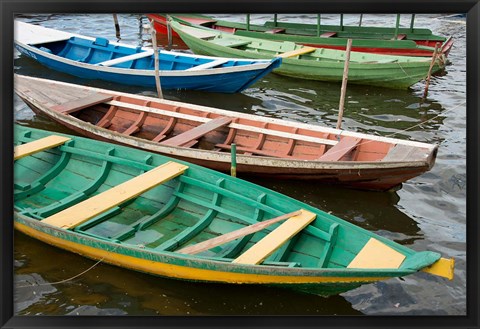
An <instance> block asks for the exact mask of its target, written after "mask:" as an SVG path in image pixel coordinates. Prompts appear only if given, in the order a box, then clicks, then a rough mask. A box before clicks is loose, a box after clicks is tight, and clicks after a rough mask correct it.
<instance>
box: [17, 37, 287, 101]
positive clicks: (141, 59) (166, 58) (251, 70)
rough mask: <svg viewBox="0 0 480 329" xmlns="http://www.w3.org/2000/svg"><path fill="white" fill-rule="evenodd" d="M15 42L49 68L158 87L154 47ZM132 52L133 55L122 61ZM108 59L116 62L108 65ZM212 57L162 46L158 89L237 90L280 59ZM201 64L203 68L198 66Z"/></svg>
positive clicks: (90, 41)
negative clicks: (173, 50)
mask: <svg viewBox="0 0 480 329" xmlns="http://www.w3.org/2000/svg"><path fill="white" fill-rule="evenodd" d="M15 46H16V48H17V49H18V50H19V51H20V52H21V53H22V54H24V55H26V56H28V57H30V58H32V59H34V60H36V61H38V62H39V63H41V64H42V65H45V66H46V67H48V68H50V69H53V70H56V71H60V72H63V73H67V74H70V75H74V76H77V77H80V78H84V79H98V80H105V81H110V82H114V83H119V84H124V85H134V86H142V87H149V88H155V86H156V84H155V70H154V56H153V52H152V51H151V50H146V49H145V48H141V47H136V48H134V47H129V46H123V45H119V44H114V43H110V42H109V41H108V40H107V39H103V38H97V39H91V38H87V37H85V38H81V37H78V36H72V37H71V38H70V39H67V40H61V41H57V42H46V43H43V44H42V43H40V44H35V45H28V44H23V43H21V42H17V41H16V43H15ZM132 56H133V57H135V56H137V58H135V59H132V60H124V59H126V58H130V57H132ZM112 61H113V62H115V61H117V62H116V63H115V64H112ZM215 61H217V62H218V61H219V59H218V58H215V57H207V56H197V55H190V54H183V53H176V52H167V51H160V60H159V66H160V83H161V86H162V89H164V90H169V89H170V90H171V89H176V90H178V89H184V90H201V91H209V92H222V93H236V92H241V91H242V90H244V89H246V88H248V87H249V86H251V85H252V84H254V83H255V82H257V81H258V80H259V79H261V78H262V77H264V76H265V75H266V74H268V73H269V72H271V71H272V70H273V69H274V68H277V67H278V66H280V64H281V59H279V58H278V59H273V60H271V61H265V60H263V61H258V60H248V59H247V60H245V59H223V62H222V64H219V65H212V66H211V67H208V65H209V63H214V62H215ZM221 61H222V60H221ZM107 63H108V64H107ZM205 65H206V66H207V68H204V69H202V68H201V67H203V66H205ZM197 66H198V69H196V67H197Z"/></svg>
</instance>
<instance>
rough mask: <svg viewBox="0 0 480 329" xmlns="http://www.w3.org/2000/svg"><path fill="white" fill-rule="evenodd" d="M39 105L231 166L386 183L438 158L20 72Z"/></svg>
mask: <svg viewBox="0 0 480 329" xmlns="http://www.w3.org/2000/svg"><path fill="white" fill-rule="evenodd" d="M14 87H15V92H16V93H17V94H18V95H19V96H20V97H21V98H22V99H23V100H24V101H25V102H26V103H27V104H28V105H29V106H30V107H31V108H32V109H33V111H35V112H36V113H39V114H42V115H45V116H47V117H49V118H51V119H53V120H55V121H57V122H58V123H60V124H62V125H64V126H67V127H68V128H70V129H73V130H75V131H76V132H78V133H80V134H83V135H86V136H88V137H92V138H95V139H100V140H104V141H111V142H115V143H118V144H124V145H128V146H132V147H136V148H141V149H144V150H148V151H151V152H156V153H163V154H167V155H169V156H172V157H175V158H179V159H183V160H186V161H189V162H193V163H196V164H200V165H203V166H207V167H209V168H212V169H216V170H219V171H224V172H227V171H229V170H230V167H231V161H232V160H231V154H230V151H231V149H232V147H233V145H235V148H236V151H237V154H236V162H237V172H238V173H239V174H242V175H261V176H262V177H271V178H283V179H303V180H318V181H320V182H325V183H334V184H342V185H346V186H351V187H355V188H360V189H371V190H388V189H390V188H393V187H396V186H398V185H399V184H401V183H402V182H405V181H406V180H408V179H410V178H413V177H416V176H418V175H420V174H422V173H424V172H425V171H428V170H430V168H431V167H432V166H433V165H434V163H435V158H436V154H437V148H438V145H434V144H427V143H420V142H414V141H406V140H400V139H394V138H388V137H380V136H374V135H367V134H361V133H356V132H351V131H346V130H340V129H333V128H327V127H321V126H318V125H311V124H304V123H299V122H291V121H286V120H280V119H274V118H267V117H262V116H257V115H250V114H244V113H237V112H233V111H226V110H221V109H217V108H211V107H205V106H199V105H193V104H188V103H181V102H174V101H169V100H165V99H158V98H152V97H145V96H141V95H134V94H127V93H121V92H116V91H110V90H105V89H97V88H92V87H87V86H80V85H75V84H69V83H64V82H57V81H52V80H45V79H39V78H32V77H27V76H21V75H16V76H15V84H14Z"/></svg>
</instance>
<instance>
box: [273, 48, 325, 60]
mask: <svg viewBox="0 0 480 329" xmlns="http://www.w3.org/2000/svg"><path fill="white" fill-rule="evenodd" d="M315 50H317V48H314V47H306V46H304V47H302V48H299V49H295V50H292V51H287V52H284V53H281V54H278V55H276V56H277V57H281V58H291V57H295V56H300V55H304V54H308V53H311V52H313V51H315Z"/></svg>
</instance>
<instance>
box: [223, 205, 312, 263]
mask: <svg viewBox="0 0 480 329" xmlns="http://www.w3.org/2000/svg"><path fill="white" fill-rule="evenodd" d="M316 217H317V215H316V214H314V213H312V212H309V211H307V210H304V209H302V210H301V213H300V214H299V215H296V216H292V217H290V218H289V219H288V220H287V221H286V222H284V223H282V224H281V225H280V226H278V227H277V228H276V229H275V230H273V231H272V232H270V233H269V234H268V235H266V236H265V237H264V238H263V239H261V240H260V241H258V242H257V243H256V244H255V245H253V246H252V247H251V248H250V249H248V250H247V251H245V252H244V253H243V254H241V255H240V256H238V257H237V258H236V259H234V260H233V262H232V263H237V264H250V265H256V264H260V263H261V262H263V260H265V258H267V257H268V256H270V255H271V254H273V253H274V252H275V251H276V250H277V249H278V248H280V247H281V246H282V245H283V244H284V243H285V242H287V241H288V240H290V239H291V238H292V237H294V236H295V235H296V234H297V233H298V232H300V231H301V230H303V229H304V228H305V227H306V226H307V225H308V224H310V223H311V222H312V221H313V220H314V219H315V218H316Z"/></svg>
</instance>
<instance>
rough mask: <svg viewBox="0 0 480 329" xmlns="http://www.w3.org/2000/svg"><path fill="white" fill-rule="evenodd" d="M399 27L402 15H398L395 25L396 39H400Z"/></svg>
mask: <svg viewBox="0 0 480 329" xmlns="http://www.w3.org/2000/svg"><path fill="white" fill-rule="evenodd" d="M399 26H400V14H397V22H396V23H395V36H394V37H393V38H394V39H396V38H397V37H398V28H399Z"/></svg>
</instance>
